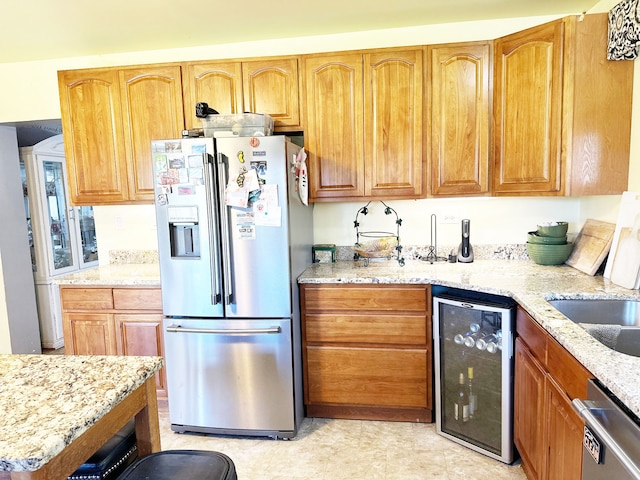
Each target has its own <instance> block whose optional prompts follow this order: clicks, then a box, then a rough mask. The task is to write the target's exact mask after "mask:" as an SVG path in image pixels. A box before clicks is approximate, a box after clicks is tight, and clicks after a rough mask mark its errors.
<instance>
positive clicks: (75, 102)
mask: <svg viewBox="0 0 640 480" xmlns="http://www.w3.org/2000/svg"><path fill="white" fill-rule="evenodd" d="M58 87H59V91H60V110H61V114H62V129H63V131H64V149H65V156H66V161H67V174H68V180H69V194H70V195H69V196H70V200H71V203H72V204H74V205H101V204H109V203H117V202H122V201H125V200H126V199H127V198H128V194H129V193H128V188H129V187H128V177H127V175H128V174H127V163H126V153H125V146H124V138H123V134H122V131H123V130H122V109H121V104H120V83H119V78H118V71H117V70H115V69H110V68H105V69H91V70H72V71H61V72H58Z"/></svg>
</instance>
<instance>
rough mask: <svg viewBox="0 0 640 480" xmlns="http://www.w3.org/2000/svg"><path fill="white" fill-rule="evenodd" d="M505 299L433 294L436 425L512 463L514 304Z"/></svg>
mask: <svg viewBox="0 0 640 480" xmlns="http://www.w3.org/2000/svg"><path fill="white" fill-rule="evenodd" d="M436 291H437V290H436ZM498 298H499V299H502V298H503V297H498ZM504 300H505V301H504V302H500V301H498V299H496V298H491V299H489V298H463V297H460V296H456V295H451V294H446V293H443V294H440V295H436V296H434V297H433V307H434V309H433V317H434V318H433V330H434V336H433V338H434V356H435V361H434V363H435V377H436V378H435V380H436V382H435V383H436V385H435V387H436V429H437V431H438V433H439V434H441V435H443V436H445V437H448V438H450V439H451V440H454V441H456V442H458V443H461V444H463V445H465V446H467V447H469V448H471V449H473V450H476V451H479V452H481V453H484V454H485V455H488V456H490V457H492V458H495V459H497V460H500V461H502V462H505V463H511V462H512V461H513V459H514V458H513V456H514V447H513V432H512V430H513V429H512V418H513V413H512V411H513V409H512V403H513V401H512V398H513V328H512V324H513V319H514V315H513V312H514V310H513V308H514V304H513V303H512V302H510V301H509V299H507V298H504Z"/></svg>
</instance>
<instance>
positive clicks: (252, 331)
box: [167, 325, 282, 335]
mask: <svg viewBox="0 0 640 480" xmlns="http://www.w3.org/2000/svg"><path fill="white" fill-rule="evenodd" d="M167 332H168V333H209V334H214V335H263V334H274V333H281V332H282V329H281V328H280V327H271V328H186V327H184V328H183V327H181V326H180V325H170V326H168V327H167Z"/></svg>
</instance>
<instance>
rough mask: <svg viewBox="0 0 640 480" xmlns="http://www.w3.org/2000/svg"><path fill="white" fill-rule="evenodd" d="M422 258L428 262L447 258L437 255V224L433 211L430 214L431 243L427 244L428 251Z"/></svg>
mask: <svg viewBox="0 0 640 480" xmlns="http://www.w3.org/2000/svg"><path fill="white" fill-rule="evenodd" d="M422 260H424V261H425V262H429V263H433V262H437V261H441V260H444V261H446V260H447V259H446V258H445V257H439V256H438V225H437V217H436V214H435V213H432V214H431V243H430V244H429V253H427V256H426V257H423V258H422Z"/></svg>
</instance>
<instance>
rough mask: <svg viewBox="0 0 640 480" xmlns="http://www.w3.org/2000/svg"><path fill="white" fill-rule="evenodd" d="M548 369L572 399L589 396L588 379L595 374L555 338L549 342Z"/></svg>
mask: <svg viewBox="0 0 640 480" xmlns="http://www.w3.org/2000/svg"><path fill="white" fill-rule="evenodd" d="M547 370H549V373H550V374H551V376H552V377H553V378H554V379H555V380H556V382H557V383H558V385H559V386H560V387H562V388H563V389H564V391H565V392H567V395H569V398H570V399H571V400H573V399H574V398H587V380H588V379H590V378H593V375H591V372H589V370H587V369H586V368H584V367H583V366H582V365H581V364H580V362H578V361H577V360H576V359H575V358H574V357H573V355H571V354H570V353H569V352H568V351H567V350H566V349H565V348H564V347H563V346H562V345H560V344H559V343H558V342H556V341H555V340H553V339H549V341H548V342H547Z"/></svg>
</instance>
